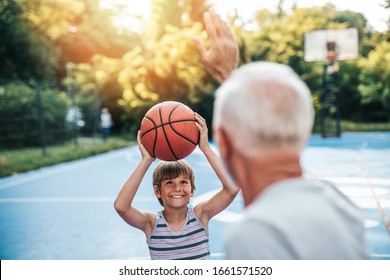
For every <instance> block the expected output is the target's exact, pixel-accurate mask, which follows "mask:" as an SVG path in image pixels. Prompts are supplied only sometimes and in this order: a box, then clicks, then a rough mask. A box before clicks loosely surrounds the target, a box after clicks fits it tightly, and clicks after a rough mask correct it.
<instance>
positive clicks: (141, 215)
mask: <svg viewBox="0 0 390 280" xmlns="http://www.w3.org/2000/svg"><path fill="white" fill-rule="evenodd" d="M195 118H196V121H197V123H196V124H197V126H198V128H199V132H200V140H199V148H200V150H201V151H202V152H203V153H204V155H205V156H206V158H207V160H208V161H209V163H210V165H211V167H212V168H213V169H214V171H215V173H216V174H217V176H218V178H219V179H220V180H221V182H222V186H223V187H222V189H221V190H220V191H219V192H218V193H216V194H215V195H214V196H213V197H211V198H210V199H209V200H208V201H204V202H201V203H200V204H198V205H196V206H195V207H193V206H191V205H190V204H189V201H190V198H191V197H193V195H194V192H195V184H194V174H193V171H192V168H191V167H190V166H189V165H188V164H187V163H186V162H185V161H182V160H180V161H172V162H164V161H162V162H160V163H159V164H158V165H157V167H156V169H155V171H154V173H153V186H154V193H155V195H156V197H157V199H158V200H159V201H160V204H161V205H162V206H163V210H162V211H161V212H158V213H157V215H155V214H152V213H149V212H143V211H140V210H138V209H136V208H134V207H133V206H132V202H133V199H134V197H135V194H136V192H137V190H138V187H139V185H140V183H141V180H142V179H143V177H144V175H145V173H146V171H147V170H148V168H149V167H150V165H151V164H152V162H153V161H154V160H155V158H153V157H152V156H151V155H150V154H149V153H148V152H147V151H146V149H145V147H144V146H143V145H142V144H141V141H140V136H139V133H138V137H137V140H138V145H139V149H140V151H141V155H142V160H141V162H140V163H139V164H138V166H137V167H136V169H135V170H134V172H133V173H132V174H131V176H130V177H129V179H128V180H127V181H126V183H125V184H124V186H123V188H122V190H121V191H120V192H119V194H118V197H117V199H116V200H115V209H116V211H117V212H118V214H119V215H120V216H121V217H122V219H123V220H124V221H125V222H127V223H128V224H129V225H131V226H133V227H136V228H138V229H140V230H142V231H143V232H144V233H145V235H146V238H147V244H148V247H149V252H150V257H151V259H209V258H210V250H209V238H208V236H209V235H208V223H209V221H210V219H211V218H212V217H214V216H215V215H217V214H218V213H220V212H221V211H223V210H224V209H225V208H226V207H227V206H229V204H230V203H231V202H232V201H233V199H234V198H235V197H236V195H237V193H238V191H239V189H238V188H237V187H236V186H235V184H234V183H233V181H232V180H231V179H230V177H229V175H228V174H227V173H226V171H225V169H224V167H223V165H222V162H221V160H220V158H219V157H218V155H217V154H216V153H215V152H214V151H213V150H212V149H211V147H210V145H209V142H208V136H207V126H206V122H205V120H204V119H203V118H202V117H201V116H200V115H198V114H196V113H195Z"/></svg>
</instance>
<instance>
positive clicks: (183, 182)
mask: <svg viewBox="0 0 390 280" xmlns="http://www.w3.org/2000/svg"><path fill="white" fill-rule="evenodd" d="M181 183H182V184H188V183H189V182H188V181H186V180H183V181H181Z"/></svg>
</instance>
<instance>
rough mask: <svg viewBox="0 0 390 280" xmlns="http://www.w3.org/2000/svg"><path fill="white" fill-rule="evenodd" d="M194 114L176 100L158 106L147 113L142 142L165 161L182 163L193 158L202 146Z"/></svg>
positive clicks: (142, 123) (143, 124) (154, 155)
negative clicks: (196, 149)
mask: <svg viewBox="0 0 390 280" xmlns="http://www.w3.org/2000/svg"><path fill="white" fill-rule="evenodd" d="M195 123H196V120H195V116H194V112H193V111H192V110H191V109H190V108H189V107H188V106H186V105H184V104H182V103H180V102H176V101H165V102H162V103H159V104H156V105H154V106H153V107H152V108H150V110H149V111H148V112H146V114H145V116H144V118H143V120H142V122H141V128H140V137H141V143H142V144H143V145H144V146H145V148H146V150H147V151H148V152H149V153H150V154H151V155H152V156H153V157H156V158H158V159H161V160H166V161H173V160H179V159H182V158H185V157H187V156H188V155H190V154H191V153H192V152H193V151H194V150H195V148H196V145H198V143H199V129H198V127H197V126H196V124H195Z"/></svg>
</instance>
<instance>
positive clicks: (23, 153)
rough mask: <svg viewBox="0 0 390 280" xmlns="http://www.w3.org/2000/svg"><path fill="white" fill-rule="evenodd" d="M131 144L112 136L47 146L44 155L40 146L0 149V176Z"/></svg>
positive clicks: (131, 141) (131, 142) (133, 142)
mask: <svg viewBox="0 0 390 280" xmlns="http://www.w3.org/2000/svg"><path fill="white" fill-rule="evenodd" d="M133 144H135V141H134V140H130V139H126V138H123V137H118V136H112V137H110V138H109V139H108V140H107V141H103V140H102V139H91V138H79V139H78V145H75V144H74V143H73V142H69V143H66V144H64V145H56V146H50V147H47V149H46V154H45V155H44V154H43V153H42V149H41V148H23V149H16V150H5V151H0V178H2V177H6V176H10V175H15V174H18V173H21V172H26V171H29V170H34V169H38V168H41V167H44V166H50V165H54V164H57V163H61V162H67V161H72V160H76V159H80V158H85V157H89V156H92V155H97V154H101V153H105V152H108V151H111V150H115V149H119V148H123V147H128V146H130V145H133Z"/></svg>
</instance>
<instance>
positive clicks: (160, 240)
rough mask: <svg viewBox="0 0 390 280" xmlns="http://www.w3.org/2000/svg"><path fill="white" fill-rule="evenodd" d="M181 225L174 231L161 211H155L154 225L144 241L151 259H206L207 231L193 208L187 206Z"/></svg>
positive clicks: (208, 252)
mask: <svg viewBox="0 0 390 280" xmlns="http://www.w3.org/2000/svg"><path fill="white" fill-rule="evenodd" d="M187 209H188V210H187V217H186V221H185V223H184V225H183V227H182V228H181V229H179V230H177V231H174V230H172V229H171V227H170V226H169V224H168V222H167V221H166V220H165V218H164V215H163V213H162V211H160V212H158V213H157V221H156V225H155V227H154V229H153V231H152V233H151V235H150V236H149V238H147V240H146V242H147V244H148V247H149V253H150V257H151V259H152V260H195V259H198V260H208V259H209V258H210V250H209V231H208V229H207V228H205V227H204V226H203V225H202V224H201V223H200V221H199V219H198V217H197V216H196V215H195V213H194V208H193V207H192V206H188V208H187Z"/></svg>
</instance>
